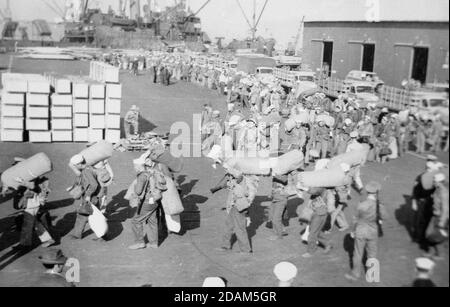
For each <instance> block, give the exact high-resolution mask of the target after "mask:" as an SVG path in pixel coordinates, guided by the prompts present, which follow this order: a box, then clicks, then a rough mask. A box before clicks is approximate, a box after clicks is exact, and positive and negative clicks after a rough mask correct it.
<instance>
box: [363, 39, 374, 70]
mask: <svg viewBox="0 0 450 307" xmlns="http://www.w3.org/2000/svg"><path fill="white" fill-rule="evenodd" d="M374 63H375V44H363V51H362V64H361V70H362V71H368V72H373V70H374Z"/></svg>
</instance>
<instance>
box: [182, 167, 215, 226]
mask: <svg viewBox="0 0 450 307" xmlns="http://www.w3.org/2000/svg"><path fill="white" fill-rule="evenodd" d="M186 179H187V177H186V176H185V175H181V176H178V178H177V182H178V185H179V187H180V190H181V193H180V197H181V202H182V203H183V206H184V212H183V213H182V214H181V226H182V230H181V232H180V235H184V234H186V232H188V231H190V230H194V229H197V228H200V224H201V220H200V219H201V218H200V210H199V207H198V205H201V204H204V203H206V202H207V201H208V198H207V197H205V196H201V195H197V194H190V193H191V192H192V190H193V189H194V187H195V186H196V185H197V183H198V180H191V181H190V182H187V183H185V181H186Z"/></svg>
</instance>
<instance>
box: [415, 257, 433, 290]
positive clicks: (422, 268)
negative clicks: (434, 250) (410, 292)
mask: <svg viewBox="0 0 450 307" xmlns="http://www.w3.org/2000/svg"><path fill="white" fill-rule="evenodd" d="M415 262H416V279H415V280H414V282H413V284H412V287H413V288H435V287H436V284H435V283H434V282H433V281H432V280H431V275H432V274H433V269H434V267H435V265H436V264H435V263H434V261H432V260H431V259H429V258H417V259H416V261H415Z"/></svg>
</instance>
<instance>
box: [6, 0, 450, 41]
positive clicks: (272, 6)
mask: <svg viewBox="0 0 450 307" xmlns="http://www.w3.org/2000/svg"><path fill="white" fill-rule="evenodd" d="M6 1H7V0H0V8H2V9H4V8H5V6H6ZM10 1H11V9H12V13H13V18H14V19H16V20H32V19H37V18H42V19H47V20H49V21H53V20H54V18H55V17H57V15H56V14H55V13H54V12H53V11H52V10H51V9H49V8H48V7H47V6H46V5H45V3H44V2H46V1H48V2H56V3H58V4H59V6H60V7H62V8H63V7H64V3H65V0H10ZM156 1H157V2H158V4H159V6H160V7H164V6H166V5H170V4H173V2H174V0H156ZM91 2H92V4H93V5H94V6H95V4H96V3H97V4H98V5H99V6H100V7H101V8H103V9H104V10H105V11H106V9H107V8H108V6H109V5H112V8H113V9H115V10H116V9H117V8H118V3H119V0H101V1H100V0H91ZM204 2H205V0H188V3H189V5H190V7H191V8H192V10H193V11H197V10H198V9H199V8H200V7H201V6H202V4H203V3H204ZM240 2H241V4H242V6H243V8H244V10H245V12H246V14H247V17H248V18H249V19H250V20H251V18H252V15H253V0H240ZM377 3H378V4H379V5H377ZM256 4H257V11H258V12H259V11H260V10H261V8H262V6H263V4H264V0H256ZM377 7H379V10H371V8H372V9H376V8H377ZM375 11H377V12H379V14H376V15H373V14H372V15H371V14H369V15H367V14H368V13H370V12H375ZM302 16H305V20H306V21H308V20H365V19H366V16H379V17H380V18H381V19H382V20H399V19H400V20H439V21H443V20H444V21H448V20H449V0H269V3H268V5H267V8H266V10H265V12H264V15H263V16H262V19H261V22H260V25H259V27H258V30H259V31H258V34H259V35H262V36H264V37H273V38H275V39H276V40H277V41H278V42H279V43H280V44H282V45H286V44H287V43H288V42H289V41H293V40H294V37H295V36H296V34H297V32H298V29H299V26H300V21H301V19H302ZM199 17H201V18H202V27H203V30H204V31H206V32H207V33H208V35H209V36H210V37H211V38H214V37H217V36H224V37H226V38H227V40H229V39H231V38H239V39H241V38H245V37H248V36H249V35H250V31H249V26H248V25H247V22H246V21H245V19H244V17H243V15H242V12H241V11H240V9H239V6H238V4H237V0H211V2H210V3H209V4H208V5H207V6H206V7H205V8H204V9H203V10H202V11H201V12H200V14H199Z"/></svg>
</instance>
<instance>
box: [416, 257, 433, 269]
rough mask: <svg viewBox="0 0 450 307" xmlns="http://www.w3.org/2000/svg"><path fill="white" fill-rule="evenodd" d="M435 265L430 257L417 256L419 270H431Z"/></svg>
mask: <svg viewBox="0 0 450 307" xmlns="http://www.w3.org/2000/svg"><path fill="white" fill-rule="evenodd" d="M434 266H435V263H434V262H433V261H432V260H431V259H429V258H417V259H416V268H418V269H419V270H425V271H431V270H432V269H433V268H434Z"/></svg>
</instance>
